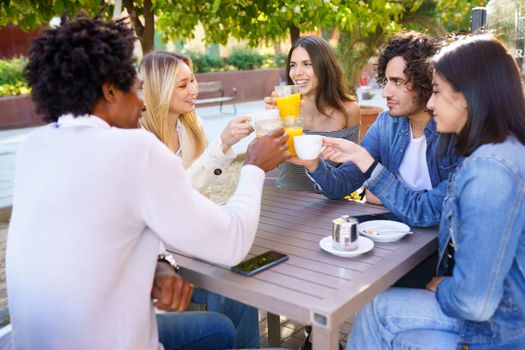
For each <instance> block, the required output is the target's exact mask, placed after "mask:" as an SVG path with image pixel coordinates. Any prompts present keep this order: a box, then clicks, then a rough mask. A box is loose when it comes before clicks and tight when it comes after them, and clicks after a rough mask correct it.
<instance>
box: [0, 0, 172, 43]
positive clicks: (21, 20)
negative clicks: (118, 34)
mask: <svg viewBox="0 0 525 350" xmlns="http://www.w3.org/2000/svg"><path fill="white" fill-rule="evenodd" d="M118 1H120V0H118ZM157 3H159V4H160V5H161V7H159V6H155V4H154V3H153V2H152V0H139V1H133V0H122V5H123V6H124V8H125V9H126V10H127V12H128V14H129V17H130V19H131V23H132V25H133V29H134V30H135V33H136V34H137V37H138V38H139V40H140V43H141V46H142V52H144V53H147V52H149V51H151V50H153V48H154V34H155V20H154V19H155V15H156V14H159V15H162V11H160V9H162V10H163V11H171V10H172V9H173V5H171V1H158V2H157ZM81 10H83V11H85V12H86V13H88V14H90V15H95V14H97V13H100V14H101V16H103V17H105V18H111V15H112V13H113V10H114V4H113V2H112V3H106V2H105V1H103V0H72V1H69V0H52V1H42V0H35V1H33V0H32V1H29V0H16V1H15V0H2V1H1V2H0V26H5V25H7V24H9V23H11V24H14V25H19V26H20V27H21V28H22V29H25V30H29V29H34V28H36V27H39V26H42V25H46V24H47V23H49V21H50V20H51V19H52V18H53V17H56V16H60V15H62V14H66V15H68V16H73V15H75V14H77V13H78V12H79V11H81Z"/></svg>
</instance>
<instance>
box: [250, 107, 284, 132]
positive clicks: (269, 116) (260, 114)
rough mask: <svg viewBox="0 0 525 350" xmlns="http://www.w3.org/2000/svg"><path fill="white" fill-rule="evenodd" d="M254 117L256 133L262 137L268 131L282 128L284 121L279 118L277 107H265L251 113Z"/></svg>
mask: <svg viewBox="0 0 525 350" xmlns="http://www.w3.org/2000/svg"><path fill="white" fill-rule="evenodd" d="M250 115H251V117H252V122H253V127H254V129H255V135H256V136H257V137H261V136H264V135H266V134H267V133H268V132H270V131H272V130H274V129H277V128H281V127H282V122H281V119H280V118H279V110H277V109H263V110H260V111H255V112H252V113H250Z"/></svg>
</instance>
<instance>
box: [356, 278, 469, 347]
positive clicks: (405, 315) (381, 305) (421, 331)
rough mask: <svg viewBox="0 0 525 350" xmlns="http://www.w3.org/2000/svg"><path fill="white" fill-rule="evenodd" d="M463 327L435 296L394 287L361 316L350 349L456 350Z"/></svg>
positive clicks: (359, 314) (417, 290)
mask: <svg viewBox="0 0 525 350" xmlns="http://www.w3.org/2000/svg"><path fill="white" fill-rule="evenodd" d="M459 328H460V325H459V322H458V320H457V319H455V318H450V317H448V316H446V315H445V314H444V313H443V312H442V311H441V307H440V306H439V304H438V302H437V300H436V298H435V296H434V293H432V292H430V291H428V290H425V289H408V288H390V289H388V290H386V291H385V292H384V293H382V294H379V295H378V296H377V297H375V298H374V299H373V300H372V301H371V302H370V303H368V304H367V305H365V307H364V308H363V309H362V310H361V311H359V312H358V313H357V317H356V318H355V320H354V323H353V326H352V333H351V335H350V338H349V339H348V344H347V346H346V349H347V350H353V349H371V350H372V349H425V350H432V349H436V350H438V349H439V350H446V349H455V348H456V346H457V343H458V340H459V338H458V332H459Z"/></svg>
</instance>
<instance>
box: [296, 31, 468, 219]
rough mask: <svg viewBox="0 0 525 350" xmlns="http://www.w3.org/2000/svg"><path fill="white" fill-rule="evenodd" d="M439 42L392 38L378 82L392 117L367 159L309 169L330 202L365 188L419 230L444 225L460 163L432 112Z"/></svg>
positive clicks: (372, 134)
mask: <svg viewBox="0 0 525 350" xmlns="http://www.w3.org/2000/svg"><path fill="white" fill-rule="evenodd" d="M438 48H439V42H438V41H437V40H436V39H434V38H432V37H430V36H428V35H425V34H421V33H417V32H404V33H400V34H398V35H396V36H394V37H393V38H391V39H390V40H389V41H388V43H387V44H386V46H385V48H384V49H383V51H382V52H381V55H380V57H379V62H378V65H377V81H378V83H379V84H380V85H381V86H383V92H382V96H383V97H384V98H386V101H387V106H388V111H385V112H383V113H381V114H380V115H379V116H378V118H377V120H376V121H375V123H374V124H372V126H371V127H370V129H368V131H367V133H366V135H365V136H364V138H363V140H362V141H361V144H360V146H357V145H354V146H355V149H356V150H357V149H359V150H360V151H361V152H357V153H356V157H359V156H361V157H362V158H367V160H369V163H368V164H367V167H366V169H361V168H360V167H358V164H359V162H358V161H356V162H348V163H344V164H342V165H341V166H339V167H334V166H332V165H330V163H329V162H326V161H325V160H321V159H317V160H314V161H309V162H308V164H305V166H306V168H307V169H308V172H309V175H310V176H311V178H312V179H313V180H314V181H315V182H316V183H317V186H318V188H319V189H320V190H321V191H322V193H323V194H324V195H325V196H327V197H329V198H334V199H338V198H343V197H344V196H346V195H348V194H349V193H351V192H353V191H355V190H356V189H358V188H359V187H361V186H362V185H363V184H364V187H365V188H366V189H367V198H368V197H374V196H373V195H375V197H377V198H375V200H376V201H377V202H378V203H380V202H382V204H383V205H385V206H386V207H387V208H388V209H389V210H390V211H392V213H393V214H394V215H395V216H396V217H397V218H398V219H401V220H402V221H404V222H406V223H407V224H409V225H414V226H432V225H436V224H438V223H439V220H440V217H441V209H442V202H443V198H444V196H445V193H446V186H447V179H448V175H449V173H450V172H451V171H453V170H454V169H455V167H456V163H457V161H458V159H457V158H456V157H454V156H451V155H450V153H449V152H448V149H449V147H450V146H448V145H441V146H440V147H443V148H444V150H443V155H442V156H439V157H438V156H437V155H436V151H437V149H438V145H440V139H441V136H440V135H439V133H437V132H436V125H435V122H434V121H433V120H432V119H431V116H430V113H429V112H428V110H427V108H426V102H427V100H428V99H429V98H430V95H431V94H432V69H431V65H430V62H429V61H428V59H429V58H431V57H432V56H433V55H434V54H435V53H436V52H437V50H438Z"/></svg>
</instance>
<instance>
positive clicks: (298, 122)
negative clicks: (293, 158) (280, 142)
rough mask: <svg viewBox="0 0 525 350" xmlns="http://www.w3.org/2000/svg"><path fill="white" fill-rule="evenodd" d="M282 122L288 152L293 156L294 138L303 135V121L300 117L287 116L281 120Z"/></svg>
mask: <svg viewBox="0 0 525 350" xmlns="http://www.w3.org/2000/svg"><path fill="white" fill-rule="evenodd" d="M281 119H282V121H283V127H284V132H286V134H288V142H287V143H288V151H289V152H290V153H291V154H293V155H295V147H294V144H293V138H294V136H299V135H302V134H303V122H304V119H303V118H300V117H294V116H289V117H285V118H281Z"/></svg>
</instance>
